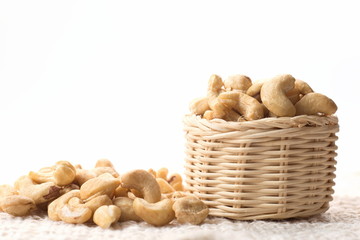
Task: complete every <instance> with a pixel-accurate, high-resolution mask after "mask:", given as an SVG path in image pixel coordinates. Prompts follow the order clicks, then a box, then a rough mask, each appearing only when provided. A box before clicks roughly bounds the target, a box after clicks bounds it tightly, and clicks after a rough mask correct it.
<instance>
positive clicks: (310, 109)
mask: <svg viewBox="0 0 360 240" xmlns="http://www.w3.org/2000/svg"><path fill="white" fill-rule="evenodd" d="M295 108H296V115H316V114H318V113H322V114H326V115H332V114H334V113H335V112H336V110H337V106H336V104H335V102H334V101H333V100H331V99H330V98H328V97H327V96H325V95H323V94H320V93H308V94H306V95H305V96H303V97H302V98H301V99H300V100H299V101H298V102H297V103H296V104H295Z"/></svg>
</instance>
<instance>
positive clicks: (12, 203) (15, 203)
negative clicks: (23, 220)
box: [0, 195, 36, 216]
mask: <svg viewBox="0 0 360 240" xmlns="http://www.w3.org/2000/svg"><path fill="white" fill-rule="evenodd" d="M0 209H1V210H2V211H4V212H6V213H8V214H11V215H13V216H25V215H28V214H29V213H30V211H31V210H33V209H36V205H35V202H34V200H32V199H31V198H28V197H25V196H21V195H9V196H4V197H0Z"/></svg>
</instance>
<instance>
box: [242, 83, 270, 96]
mask: <svg viewBox="0 0 360 240" xmlns="http://www.w3.org/2000/svg"><path fill="white" fill-rule="evenodd" d="M269 80H270V79H260V80H256V81H255V82H253V84H252V85H251V86H250V87H249V88H248V90H247V91H246V94H247V95H249V96H251V97H254V98H256V95H258V94H260V91H261V88H262V86H263V84H264V82H266V81H269ZM259 98H260V97H259ZM257 100H258V99H257ZM259 102H260V101H259Z"/></svg>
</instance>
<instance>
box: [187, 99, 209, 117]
mask: <svg viewBox="0 0 360 240" xmlns="http://www.w3.org/2000/svg"><path fill="white" fill-rule="evenodd" d="M189 109H190V112H191V113H193V114H195V115H203V114H204V113H205V111H206V110H210V107H209V102H208V98H207V97H201V98H195V99H194V100H192V101H191V102H190V105H189Z"/></svg>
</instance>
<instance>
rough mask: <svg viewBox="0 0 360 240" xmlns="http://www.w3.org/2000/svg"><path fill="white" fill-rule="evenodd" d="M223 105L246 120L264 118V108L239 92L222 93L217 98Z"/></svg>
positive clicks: (253, 99)
mask: <svg viewBox="0 0 360 240" xmlns="http://www.w3.org/2000/svg"><path fill="white" fill-rule="evenodd" d="M218 99H219V101H220V102H221V103H223V104H224V105H226V106H228V107H231V108H234V109H235V111H237V112H239V113H240V114H242V115H243V116H244V118H245V119H246V120H256V119H260V118H263V117H264V108H263V106H262V105H261V103H259V102H258V101H257V100H256V99H255V98H253V97H250V96H249V95H247V94H245V93H241V92H234V91H231V92H224V93H221V94H220V95H219V97H218Z"/></svg>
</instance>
